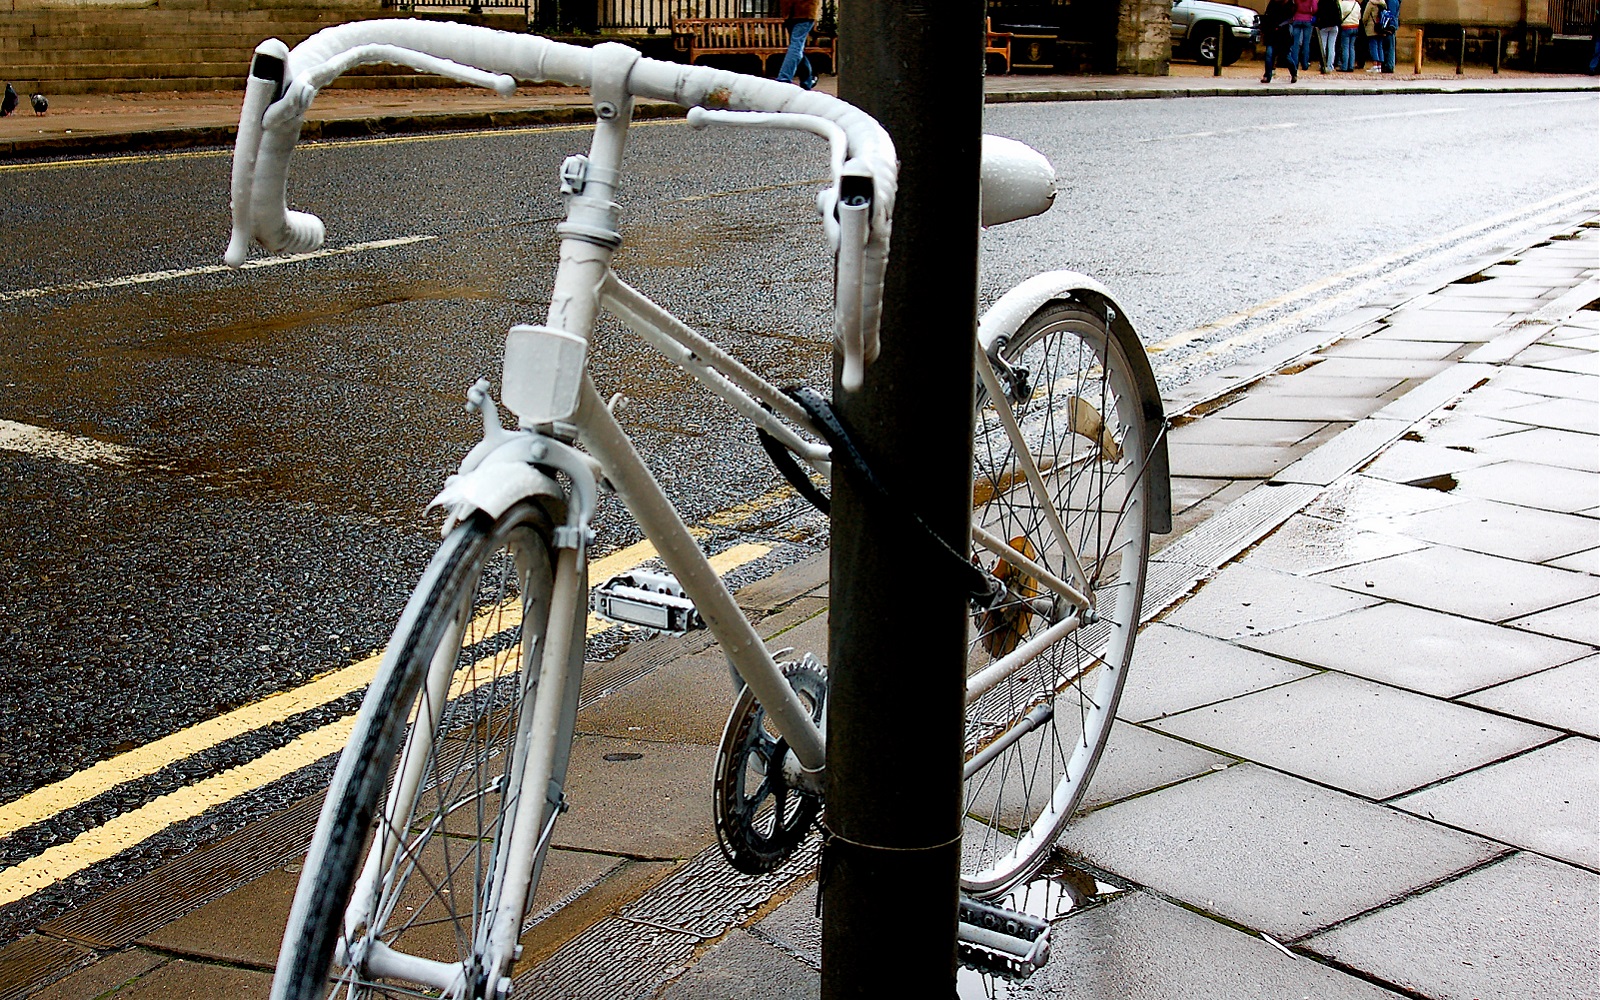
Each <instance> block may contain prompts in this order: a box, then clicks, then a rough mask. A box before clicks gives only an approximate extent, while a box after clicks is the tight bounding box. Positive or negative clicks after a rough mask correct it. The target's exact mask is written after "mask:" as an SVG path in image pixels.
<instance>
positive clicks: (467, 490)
mask: <svg viewBox="0 0 1600 1000" xmlns="http://www.w3.org/2000/svg"><path fill="white" fill-rule="evenodd" d="M530 440H531V439H526V440H525V439H521V438H519V439H517V440H513V441H510V442H507V443H506V444H504V445H501V446H500V447H499V448H498V449H497V450H495V451H494V452H492V453H491V454H490V455H489V456H488V457H486V458H485V459H484V460H483V461H482V463H480V464H479V465H478V467H477V468H475V469H473V470H472V471H471V472H466V473H460V474H457V475H454V476H451V477H450V478H449V479H446V480H445V481H444V489H442V490H440V491H439V495H438V496H436V497H434V498H433V500H432V501H431V502H430V503H429V504H428V506H429V507H444V508H445V509H447V510H448V511H449V512H450V520H451V522H455V521H460V520H463V519H465V518H467V517H470V516H471V515H472V512H473V511H477V510H481V511H483V512H484V513H485V514H488V515H489V516H490V517H496V518H497V517H499V516H500V515H501V514H504V513H505V512H506V511H507V510H510V509H511V505H512V504H514V503H516V502H517V501H519V500H525V499H528V498H531V497H539V498H541V499H545V500H554V501H558V502H560V501H563V500H564V499H565V498H564V494H563V493H562V492H561V484H560V483H557V482H556V481H555V480H554V479H553V478H551V477H550V476H547V475H545V474H544V473H543V472H540V471H539V470H538V469H536V468H534V467H533V466H532V465H530V464H528V446H529V441H530ZM551 516H552V517H553V518H554V519H555V521H556V523H557V524H559V523H561V521H562V519H563V517H564V516H565V515H564V513H563V511H561V510H556V509H552V511H551Z"/></svg>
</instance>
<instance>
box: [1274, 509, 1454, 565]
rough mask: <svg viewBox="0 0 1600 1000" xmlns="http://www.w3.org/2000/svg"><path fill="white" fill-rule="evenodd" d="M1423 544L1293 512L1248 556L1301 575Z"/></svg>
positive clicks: (1410, 549) (1396, 552) (1402, 550)
mask: <svg viewBox="0 0 1600 1000" xmlns="http://www.w3.org/2000/svg"><path fill="white" fill-rule="evenodd" d="M1443 509H1445V510H1450V509H1452V508H1448V507H1447V508H1443ZM1422 546H1423V543H1422V542H1420V541H1417V540H1416V539H1413V538H1405V537H1403V536H1400V535H1392V534H1389V533H1387V532H1380V531H1362V530H1358V529H1353V528H1351V527H1350V526H1349V525H1346V524H1341V523H1339V522H1336V521H1325V520H1323V519H1321V518H1318V517H1307V516H1305V515H1303V514H1296V515H1295V516H1294V517H1291V518H1289V520H1287V521H1285V522H1284V523H1283V524H1282V525H1280V526H1279V527H1278V530H1277V531H1274V532H1273V533H1272V534H1270V535H1268V536H1267V537H1266V538H1265V539H1263V540H1262V541H1260V542H1258V543H1256V547H1255V548H1253V549H1251V550H1250V556H1249V558H1250V562H1251V563H1252V564H1253V565H1256V566H1264V567H1267V568H1269V569H1277V570H1282V571H1284V572H1286V573H1294V574H1297V575H1301V576H1304V575H1307V574H1311V573H1320V572H1322V571H1323V570H1329V569H1337V568H1339V567H1341V566H1353V565H1355V564H1356V563H1363V562H1368V561H1370V560H1373V559H1381V558H1383V557H1384V556H1392V555H1398V554H1399V553H1401V552H1411V551H1414V550H1416V549H1420V548H1422Z"/></svg>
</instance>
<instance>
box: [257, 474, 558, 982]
mask: <svg viewBox="0 0 1600 1000" xmlns="http://www.w3.org/2000/svg"><path fill="white" fill-rule="evenodd" d="M550 527H551V525H550V520H549V518H548V517H547V516H546V514H545V512H544V511H543V510H542V509H541V508H539V507H537V506H534V505H532V504H521V505H518V506H516V507H514V508H512V509H511V510H510V511H508V512H507V513H506V514H505V515H503V516H502V517H501V518H500V519H498V520H494V519H491V518H489V517H487V516H486V515H483V514H479V515H476V516H474V517H473V518H470V519H469V520H467V521H465V522H463V523H462V524H461V525H460V526H458V527H457V528H456V529H455V531H453V532H452V533H451V535H450V537H449V538H448V539H447V540H446V541H445V543H444V544H443V545H442V546H441V547H440V549H439V552H438V554H437V555H435V556H434V559H433V562H432V563H431V564H430V565H429V567H428V571H427V573H426V574H425V575H424V577H423V580H422V582H421V583H420V584H419V585H418V588H417V592H416V593H415V594H414V595H413V597H412V599H411V603H410V604H409V605H408V606H407V609H406V615H405V617H404V618H402V621H401V626H400V628H398V629H397V630H396V633H395V637H394V639H393V641H392V643H391V646H390V653H389V655H388V656H386V662H385V666H384V669H383V670H380V672H379V676H378V677H377V678H376V679H375V680H374V682H373V685H372V687H371V688H370V689H369V690H368V693H367V697H366V699H365V701H364V702H363V704H362V707H361V712H360V714H359V715H358V717H357V723H356V726H355V730H354V732H353V733H352V736H351V740H350V743H349V745H348V746H347V747H346V749H345V751H344V755H343V756H342V757H341V759H340V763H339V768H338V771H337V772H336V774H335V776H334V780H333V783H332V785H331V786H330V788H329V790H328V803H327V805H326V806H325V807H324V809H323V814H322V819H321V821H320V822H319V825H318V829H317V833H316V836H315V838H314V839H313V841H312V846H311V851H310V852H309V853H308V855H307V857H306V864H305V871H304V874H303V875H302V876H301V880H300V886H299V890H298V892H297V893H296V896H295V902H294V906H293V909H292V910H291V913H290V917H289V923H288V927H287V928H286V929H285V933H284V942H283V948H282V950H281V953H280V958H279V962H278V970H277V976H276V978H275V980H274V982H273V993H272V995H273V997H274V1000H299V998H306V997H317V998H321V997H388V996H419V995H435V992H434V991H435V990H442V991H443V992H445V993H446V994H448V995H459V996H464V997H476V996H480V995H482V990H483V988H484V984H485V982H486V980H487V979H488V978H489V977H491V976H492V975H498V974H500V973H501V972H503V971H505V970H504V969H487V968H484V967H483V965H484V958H483V951H484V947H483V946H484V944H485V942H486V940H487V929H488V927H489V925H490V923H491V922H492V920H493V916H494V913H495V911H496V909H497V900H498V899H499V898H500V893H501V891H502V888H503V886H504V884H505V883H506V881H507V880H508V879H514V878H520V877H522V876H521V875H520V874H519V873H518V872H517V871H514V870H511V869H514V868H515V867H516V865H513V864H508V862H507V858H506V856H505V855H506V847H507V845H508V844H509V840H510V834H511V829H510V828H511V827H512V826H513V823H512V819H513V815H514V812H515V810H516V805H517V801H518V797H519V795H520V792H521V789H520V788H518V787H517V786H518V781H517V776H520V775H521V773H522V770H521V767H520V762H521V761H523V760H525V758H526V755H527V754H528V753H529V752H530V751H529V749H528V742H529V741H528V738H527V736H526V735H525V733H526V731H527V729H528V721H529V720H530V719H531V718H532V709H533V705H534V702H535V700H536V695H537V693H538V692H537V688H538V685H537V681H538V673H539V671H538V665H539V658H540V655H541V652H542V650H543V646H544V639H545V635H546V629H547V627H550V626H551V625H552V624H559V623H550V622H549V620H548V619H549V610H550V596H551V585H552V580H553V576H554V572H553V567H554V550H553V549H552V547H551V545H550V541H549V539H550ZM578 627H581V624H580V625H579V626H578ZM580 634H581V633H580ZM577 648H578V649H579V650H581V649H582V645H581V642H580V643H579V644H578V646H577ZM565 687H566V689H568V690H567V691H564V692H563V701H564V702H568V703H569V704H567V705H565V710H564V711H563V720H564V721H563V725H562V732H561V734H560V736H559V737H558V738H557V740H556V747H557V750H556V761H555V768H554V774H555V778H556V782H557V785H558V786H559V783H560V782H561V781H562V780H563V779H564V777H565V771H566V759H567V754H568V751H569V748H570V745H571V736H572V724H571V718H572V715H573V714H574V712H575V707H576V694H577V685H576V684H567V685H565ZM408 721H409V725H408ZM507 775H511V776H513V777H512V778H511V779H510V780H509V781H508V779H507ZM542 792H543V790H541V793H542ZM549 812H550V806H548V805H546V806H545V808H544V813H545V815H544V816H543V817H541V820H540V825H541V829H543V828H544V824H545V822H546V821H547V820H548V818H549ZM543 848H544V844H543V842H542V841H541V842H540V844H539V848H538V850H537V852H536V854H535V857H534V873H533V874H534V880H535V883H536V882H537V876H538V867H539V864H540V863H541V861H542V858H543ZM363 858H365V863H364V864H363ZM531 892H532V890H531V889H530V890H529V894H530V898H531ZM418 960H420V962H419V961H418ZM408 962H409V963H410V964H409V965H408V964H407V963H408ZM419 970H420V971H419ZM408 973H409V974H408ZM451 975H457V976H459V983H458V987H457V991H456V992H452V991H451V988H450V987H447V986H444V985H443V984H441V983H439V982H438V981H437V980H438V979H439V978H441V977H445V978H447V977H449V976H451ZM430 984H431V986H430ZM419 989H421V990H422V992H420V993H419Z"/></svg>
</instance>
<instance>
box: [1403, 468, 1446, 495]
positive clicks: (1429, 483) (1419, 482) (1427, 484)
mask: <svg viewBox="0 0 1600 1000" xmlns="http://www.w3.org/2000/svg"><path fill="white" fill-rule="evenodd" d="M1401 485H1402V486H1420V487H1422V488H1423V489H1425V490H1438V491H1439V492H1440V493H1449V492H1451V491H1453V490H1454V489H1455V488H1456V487H1457V486H1459V485H1460V484H1459V483H1457V482H1456V477H1455V476H1452V475H1450V474H1449V473H1448V472H1447V473H1445V474H1444V475H1442V476H1429V477H1428V478H1427V479H1413V480H1411V481H1410V482H1407V483H1402V484H1401Z"/></svg>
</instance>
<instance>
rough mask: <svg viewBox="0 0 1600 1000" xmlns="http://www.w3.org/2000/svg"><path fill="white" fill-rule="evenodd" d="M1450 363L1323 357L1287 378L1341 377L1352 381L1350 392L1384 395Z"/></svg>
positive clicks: (1331, 389)
mask: <svg viewBox="0 0 1600 1000" xmlns="http://www.w3.org/2000/svg"><path fill="white" fill-rule="evenodd" d="M1449 366H1450V362H1448V361H1444V360H1430V359H1428V358H1324V359H1322V360H1321V361H1320V362H1318V363H1317V364H1316V365H1315V366H1314V367H1312V368H1310V369H1309V370H1307V371H1306V373H1305V374H1303V375H1294V376H1289V377H1288V378H1287V379H1286V381H1287V382H1288V383H1290V384H1291V385H1292V384H1293V383H1295V382H1301V381H1307V380H1310V381H1311V382H1312V384H1316V383H1318V382H1321V383H1327V382H1329V381H1331V380H1333V379H1338V380H1340V381H1344V382H1348V383H1349V385H1348V386H1347V387H1346V390H1347V393H1348V394H1352V395H1353V394H1358V393H1370V394H1372V395H1375V396H1381V395H1382V394H1384V393H1386V392H1388V391H1389V390H1390V389H1393V388H1394V387H1395V386H1397V385H1399V384H1400V383H1401V382H1403V381H1406V380H1407V379H1423V378H1428V377H1429V376H1432V375H1437V374H1438V373H1439V372H1441V371H1443V370H1444V369H1446V368H1448V367H1449ZM1326 391H1328V392H1337V391H1338V387H1337V386H1333V385H1328V386H1327V387H1326Z"/></svg>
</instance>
